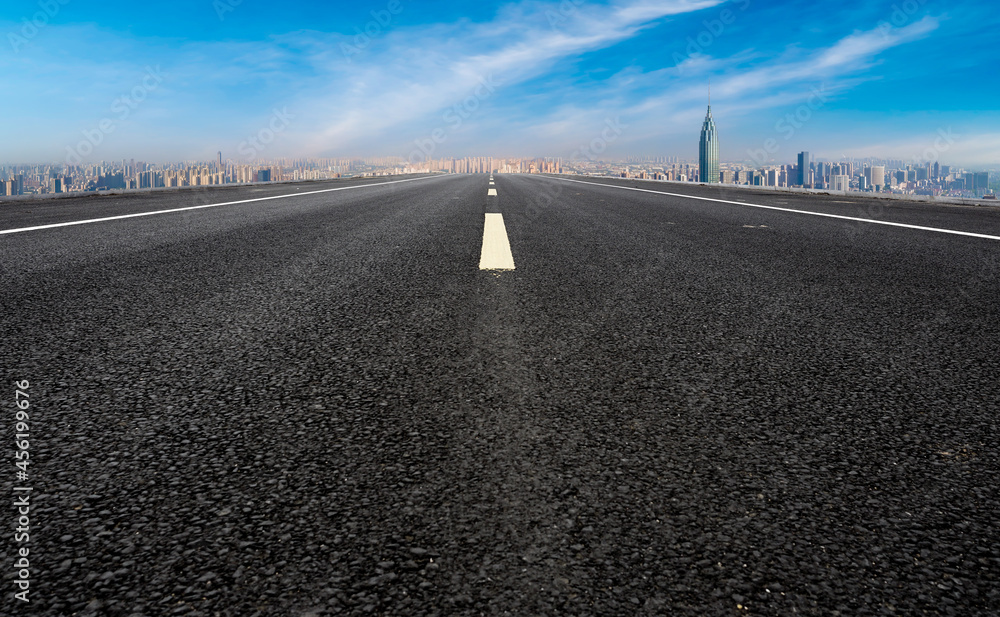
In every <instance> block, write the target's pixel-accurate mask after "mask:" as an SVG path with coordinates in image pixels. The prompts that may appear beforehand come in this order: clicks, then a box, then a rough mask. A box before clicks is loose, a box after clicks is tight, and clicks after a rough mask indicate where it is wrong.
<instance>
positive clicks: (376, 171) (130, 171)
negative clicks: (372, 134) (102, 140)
mask: <svg viewBox="0 0 1000 617" xmlns="http://www.w3.org/2000/svg"><path fill="white" fill-rule="evenodd" d="M403 166H404V165H403V159H400V158H397V157H377V158H371V159H353V158H323V159H280V160H277V161H267V162H261V163H254V164H250V163H236V162H233V161H223V159H222V153H221V152H220V153H219V155H218V157H217V158H216V159H215V160H213V161H211V162H208V163H205V162H201V163H171V164H166V165H160V164H153V163H144V162H142V161H136V160H134V159H133V160H128V161H126V160H122V161H111V162H108V161H102V162H100V163H94V164H82V165H4V166H0V196H14V195H37V194H51V193H69V192H86V191H104V190H114V189H152V188H160V187H164V188H166V187H182V186H215V185H222V184H242V183H252V182H280V181H296V180H326V179H331V178H341V177H350V176H363V175H389V174H392V173H397V174H399V173H403Z"/></svg>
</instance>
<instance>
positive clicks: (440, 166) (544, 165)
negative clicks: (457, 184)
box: [405, 156, 562, 174]
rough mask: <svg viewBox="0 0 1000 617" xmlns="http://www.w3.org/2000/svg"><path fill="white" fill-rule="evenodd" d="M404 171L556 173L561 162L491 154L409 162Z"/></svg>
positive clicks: (560, 169)
mask: <svg viewBox="0 0 1000 617" xmlns="http://www.w3.org/2000/svg"><path fill="white" fill-rule="evenodd" d="M405 171H406V173H420V172H434V171H443V172H447V173H453V174H482V173H490V172H496V173H501V174H520V173H527V174H537V173H543V174H546V173H551V174H556V173H562V164H561V162H560V159H550V158H541V159H539V158H534V159H526V158H508V159H499V158H493V157H492V156H476V157H465V158H458V159H456V158H451V159H429V160H427V161H420V162H410V164H409V165H407V167H406V169H405Z"/></svg>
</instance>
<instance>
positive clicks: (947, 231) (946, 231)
mask: <svg viewBox="0 0 1000 617" xmlns="http://www.w3.org/2000/svg"><path fill="white" fill-rule="evenodd" d="M552 179H553V180H564V181H566V182H579V183H580V184H591V185H596V186H606V187H609V188H613V189H624V190H626V191H640V192H643V193H655V194H657V195H669V196H671V197H684V198H687V199H698V200H701V201H715V202H718V203H721V204H735V205H737V206H747V207H749V208H763V209H764V210H778V211H779V212H792V213H794V214H809V215H811V216H822V217H824V218H828V219H841V220H843V221H857V222H859V223H871V224H872V225H887V226H889V227H904V228H906V229H919V230H920V231H936V232H938V233H942V234H952V235H955V236H968V237H970V238H985V239H986V240H1000V236H991V235H989V234H977V233H973V232H971V231H958V230H957V229H944V228H941V227H924V226H923V225H909V224H907V223H893V222H892V221H873V220H871V219H863V218H859V217H856V216H843V215H840V214H827V213H825V212H810V211H809V210H794V209H792V208H779V207H777V206H764V205H761V204H751V203H746V202H744V201H730V200H728V199H713V198H711V197H696V196H694V195H683V194H681V193H667V192H665V191H653V190H650V189H637V188H633V187H631V186H617V185H615V184H601V183H599V182H585V181H584V180H570V179H569V178H552ZM846 203H854V202H846Z"/></svg>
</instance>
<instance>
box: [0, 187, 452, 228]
mask: <svg viewBox="0 0 1000 617" xmlns="http://www.w3.org/2000/svg"><path fill="white" fill-rule="evenodd" d="M436 177H439V176H426V177H423V178H409V179H407V180H393V181H391V182H379V183H378V184H359V185H357V186H341V187H338V188H335V189H322V190H319V191H307V192H305V193H289V194H288V195H274V196H271V197H257V198H254V199H241V200H240V201H226V202H222V203H217V204H204V205H201V206H185V207H183V208H171V209H169V210H155V211H153V212H136V213H135V214H119V215H117V216H105V217H103V218H99V219H86V220H82V221H68V222H66V223H51V224H48V225H36V226H34V227H20V228H17V229H0V235H3V234H16V233H21V232H24V231H37V230H39V229H54V228H56V227H69V226H71V225H86V224H88V223H103V222H104V221H119V220H121V219H131V218H136V217H139V216H153V215H154V214H169V213H171V212H185V211H187V210H201V209H202V208H217V207H219V206H232V205H235V204H246V203H250V202H252V201H267V200H269V199H285V198H286V197H302V196H303V195H315V194H316V193H329V192H330V191H349V190H351V189H363V188H367V187H370V186H385V185H387V184H396V183H398V182H415V181H417V180H430V179H431V178H436ZM261 190H263V189H261ZM295 190H296V191H297V190H299V189H295Z"/></svg>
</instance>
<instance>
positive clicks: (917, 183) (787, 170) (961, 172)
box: [564, 105, 1000, 198]
mask: <svg viewBox="0 0 1000 617" xmlns="http://www.w3.org/2000/svg"><path fill="white" fill-rule="evenodd" d="M666 162H668V163H669V165H668V164H664V163H665V161H664V157H650V158H646V159H639V158H637V157H629V159H628V160H627V161H625V162H607V161H593V160H584V161H567V162H566V163H564V167H565V169H566V171H567V172H569V173H585V174H590V175H594V174H596V175H606V176H614V177H620V178H639V179H650V180H667V181H673V182H702V183H723V184H740V185H745V186H773V187H800V188H811V189H825V190H833V191H866V192H891V193H897V194H904V195H905V194H909V195H938V196H950V197H987V198H990V197H993V196H994V195H995V194H996V193H997V192H998V190H1000V174H998V173H997V171H996V170H994V171H993V172H992V173H991V172H990V171H988V170H987V171H983V170H979V171H972V170H966V169H961V168H954V167H952V166H949V165H942V164H940V163H939V162H937V161H934V162H928V161H919V162H918V161H914V162H910V163H906V162H904V161H902V160H899V159H896V160H893V159H876V158H867V159H860V160H858V159H853V158H844V159H842V160H839V161H820V160H815V159H814V158H813V156H812V155H811V154H810V153H809V152H800V153H799V154H798V156H797V157H796V161H795V163H788V164H783V165H764V166H761V165H756V164H752V163H720V160H719V133H718V129H717V128H716V126H715V120H714V119H713V117H712V106H711V105H709V106H708V111H707V113H706V114H705V120H704V121H703V122H702V126H701V136H700V138H699V141H698V161H697V162H696V163H694V164H692V163H689V162H683V163H682V162H679V161H677V160H676V159H674V160H669V159H668V160H667V161H666Z"/></svg>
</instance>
